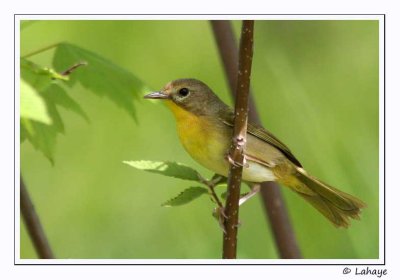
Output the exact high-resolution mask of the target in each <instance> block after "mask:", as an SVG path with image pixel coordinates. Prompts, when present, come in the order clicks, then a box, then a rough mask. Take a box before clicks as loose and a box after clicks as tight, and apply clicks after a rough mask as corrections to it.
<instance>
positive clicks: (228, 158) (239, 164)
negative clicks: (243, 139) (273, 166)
mask: <svg viewBox="0 0 400 280" xmlns="http://www.w3.org/2000/svg"><path fill="white" fill-rule="evenodd" d="M226 159H227V160H228V162H229V163H230V164H232V165H233V166H235V167H245V168H249V167H250V165H249V164H248V163H247V160H246V157H244V158H243V164H242V163H240V162H237V161H234V160H233V159H232V157H231V156H230V155H229V154H227V155H226Z"/></svg>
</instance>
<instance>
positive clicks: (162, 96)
mask: <svg viewBox="0 0 400 280" xmlns="http://www.w3.org/2000/svg"><path fill="white" fill-rule="evenodd" d="M144 98H146V99H168V98H169V95H168V94H165V93H164V92H162V91H156V92H152V93H149V94H147V95H145V96H144Z"/></svg>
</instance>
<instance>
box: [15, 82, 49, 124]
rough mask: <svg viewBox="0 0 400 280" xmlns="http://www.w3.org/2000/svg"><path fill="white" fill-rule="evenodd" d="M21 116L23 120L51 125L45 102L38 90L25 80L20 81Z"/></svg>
mask: <svg viewBox="0 0 400 280" xmlns="http://www.w3.org/2000/svg"><path fill="white" fill-rule="evenodd" d="M20 116H21V118H27V119H31V120H35V121H38V122H42V123H45V124H51V118H50V116H49V114H48V112H47V109H46V104H45V101H44V100H43V98H42V97H41V96H40V94H39V93H38V92H37V91H36V89H34V88H33V87H32V86H31V85H30V84H28V83H27V82H26V81H25V80H23V79H21V80H20Z"/></svg>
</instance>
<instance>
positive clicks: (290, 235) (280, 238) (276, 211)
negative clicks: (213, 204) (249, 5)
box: [211, 20, 301, 259]
mask: <svg viewBox="0 0 400 280" xmlns="http://www.w3.org/2000/svg"><path fill="white" fill-rule="evenodd" d="M211 25H212V28H213V32H214V37H215V40H216V42H217V45H218V49H219V52H220V55H221V58H222V61H223V64H224V68H225V72H226V75H227V78H228V81H229V86H230V89H231V94H232V97H234V93H235V86H236V73H237V65H238V62H237V61H238V56H237V53H238V51H237V44H236V41H235V36H234V33H233V30H232V26H231V24H230V22H229V21H226V20H218V21H216V20H213V21H211ZM249 120H250V121H251V122H254V123H258V124H261V121H260V118H259V116H258V113H257V109H256V106H255V103H254V100H253V98H252V94H251V93H250V97H249ZM260 192H261V197H262V201H263V204H264V208H265V212H266V215H267V216H268V219H269V223H270V226H271V228H272V231H273V234H274V239H275V244H276V246H277V247H278V251H279V255H280V257H281V258H284V259H299V258H301V252H300V249H299V246H298V244H297V241H296V237H295V234H294V232H293V228H292V225H291V223H290V219H289V215H288V212H287V209H286V207H285V203H284V201H283V197H282V193H281V190H280V188H279V185H278V184H277V183H275V182H265V183H262V184H261V191H260Z"/></svg>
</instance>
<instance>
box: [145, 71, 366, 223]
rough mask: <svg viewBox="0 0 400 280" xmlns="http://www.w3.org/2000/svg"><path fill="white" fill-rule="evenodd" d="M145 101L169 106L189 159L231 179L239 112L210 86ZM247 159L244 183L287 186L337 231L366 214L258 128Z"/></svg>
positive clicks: (195, 83) (189, 86)
mask: <svg viewBox="0 0 400 280" xmlns="http://www.w3.org/2000/svg"><path fill="white" fill-rule="evenodd" d="M144 98H146V99H160V100H163V101H165V103H166V105H167V107H168V108H169V109H170V110H171V111H172V113H173V115H174V116H175V120H176V126H177V132H178V136H179V139H180V142H181V143H182V145H183V147H184V149H185V150H186V151H187V152H188V154H189V155H190V156H191V157H192V158H193V159H194V160H195V161H197V162H198V163H200V164H201V165H202V166H204V167H205V168H207V169H209V170H211V171H213V172H215V173H216V174H219V175H221V176H224V177H227V176H228V173H229V164H230V162H229V157H228V151H229V148H230V145H231V141H232V140H231V139H232V136H233V126H234V111H233V110H232V109H231V108H230V107H229V106H228V105H226V104H225V103H224V102H223V101H222V100H221V99H220V98H219V97H218V96H217V95H216V94H215V93H214V92H213V91H212V90H211V89H210V88H209V87H208V86H207V85H206V84H205V83H203V82H202V81H200V80H197V79H191V78H190V79H177V80H173V81H171V82H169V83H167V84H166V85H165V86H164V87H163V88H162V89H161V90H160V91H156V92H152V93H150V94H147V95H145V96H144ZM244 159H245V164H244V166H243V172H242V180H243V181H245V182H247V183H249V184H255V185H259V183H262V182H270V181H276V182H278V183H280V184H282V185H284V186H287V187H289V188H290V189H291V190H293V191H294V192H295V193H297V194H298V195H300V196H301V197H302V198H304V199H305V200H306V201H307V202H309V203H310V204H311V205H312V206H313V207H314V208H316V209H317V210H318V211H319V212H320V213H321V214H322V215H323V216H325V217H326V218H327V219H328V220H329V221H330V222H331V223H332V224H333V225H334V226H336V227H344V228H347V227H349V225H350V219H357V220H359V219H360V213H361V209H362V208H364V207H365V206H366V204H365V203H364V202H363V201H362V200H360V199H358V198H357V197H355V196H353V195H351V194H348V193H345V192H343V191H341V190H339V189H337V188H334V187H332V186H330V185H328V184H326V183H324V182H322V181H321V180H319V179H317V178H316V177H314V176H312V175H310V174H309V173H308V172H307V171H306V170H305V169H304V168H303V166H302V165H301V163H300V161H299V160H298V159H297V158H296V157H295V156H294V155H293V153H292V152H291V150H290V149H289V148H288V147H287V146H286V145H285V144H284V143H283V142H281V141H280V140H279V139H278V138H277V137H275V136H274V135H273V134H272V133H271V132H269V131H268V130H266V129H265V128H263V127H262V126H260V125H257V124H254V123H252V122H248V124H247V135H246V143H245V146H244ZM257 190H258V189H257ZM257 190H256V191H257ZM256 191H255V192H256Z"/></svg>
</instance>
